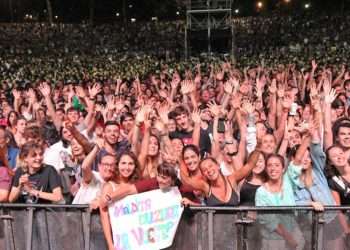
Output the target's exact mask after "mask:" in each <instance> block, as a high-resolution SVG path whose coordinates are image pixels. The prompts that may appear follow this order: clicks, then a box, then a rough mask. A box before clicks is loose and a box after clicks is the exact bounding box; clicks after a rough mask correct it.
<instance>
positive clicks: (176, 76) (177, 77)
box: [170, 72, 181, 89]
mask: <svg viewBox="0 0 350 250" xmlns="http://www.w3.org/2000/svg"><path fill="white" fill-rule="evenodd" d="M180 82H181V77H180V75H179V73H178V72H175V73H174V74H173V79H172V80H171V83H170V85H171V88H172V89H176V88H177V87H178V86H179V84H180Z"/></svg>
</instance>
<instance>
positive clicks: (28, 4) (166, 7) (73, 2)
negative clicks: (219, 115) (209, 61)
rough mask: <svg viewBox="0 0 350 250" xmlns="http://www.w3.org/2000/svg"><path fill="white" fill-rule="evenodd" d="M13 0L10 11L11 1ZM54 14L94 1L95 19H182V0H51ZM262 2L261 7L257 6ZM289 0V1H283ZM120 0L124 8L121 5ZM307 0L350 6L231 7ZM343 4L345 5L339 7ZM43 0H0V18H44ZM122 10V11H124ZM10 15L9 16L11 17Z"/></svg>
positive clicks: (67, 17) (246, 1)
mask: <svg viewBox="0 0 350 250" xmlns="http://www.w3.org/2000/svg"><path fill="white" fill-rule="evenodd" d="M11 2H12V10H13V11H12V15H11V11H10V9H11V8H10V3H11ZM51 2H52V7H53V14H54V17H56V21H61V22H81V21H82V20H87V19H88V17H89V4H90V2H94V3H95V21H97V22H114V21H121V20H124V16H125V19H126V20H130V19H131V18H136V19H137V20H151V18H152V17H157V18H158V19H159V20H166V19H184V17H185V8H184V6H183V4H181V3H182V2H184V1H181V0H51ZM258 2H262V6H263V7H262V8H258V7H257V6H258V5H257V4H258ZM286 2H288V3H286ZM123 3H124V6H125V8H123ZM307 4H309V11H310V10H311V9H312V10H316V9H318V10H323V11H327V12H330V13H335V12H340V11H342V10H344V9H345V10H350V0H261V1H259V0H241V1H239V0H235V1H234V4H233V10H238V11H237V13H236V12H234V15H236V16H250V15H264V14H269V13H271V11H279V12H281V13H293V12H300V11H305V5H307ZM342 6H344V7H342ZM46 9H47V8H46V0H0V21H2V22H8V21H11V19H12V20H13V21H16V22H22V21H30V20H28V18H26V17H28V16H32V20H38V21H45V20H47V10H46ZM124 13H125V15H124ZM11 16H12V18H11Z"/></svg>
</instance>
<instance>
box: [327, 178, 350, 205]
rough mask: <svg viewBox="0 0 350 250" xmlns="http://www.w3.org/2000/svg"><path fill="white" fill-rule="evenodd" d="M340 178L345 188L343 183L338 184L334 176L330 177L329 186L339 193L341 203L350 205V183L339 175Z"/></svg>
mask: <svg viewBox="0 0 350 250" xmlns="http://www.w3.org/2000/svg"><path fill="white" fill-rule="evenodd" d="M338 179H339V180H340V182H342V183H343V184H344V186H345V189H344V188H343V187H342V186H343V185H342V184H341V185H339V184H337V182H336V181H335V180H333V179H332V178H328V186H329V188H330V189H331V190H333V191H336V192H338V193H339V196H340V205H342V206H348V205H350V183H349V182H347V181H346V180H345V179H344V178H341V177H340V176H338Z"/></svg>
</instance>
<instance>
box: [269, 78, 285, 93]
mask: <svg viewBox="0 0 350 250" xmlns="http://www.w3.org/2000/svg"><path fill="white" fill-rule="evenodd" d="M269 91H270V93H271V94H275V93H276V92H277V81H276V79H272V82H271V85H270V87H269ZM283 94H284V93H283Z"/></svg>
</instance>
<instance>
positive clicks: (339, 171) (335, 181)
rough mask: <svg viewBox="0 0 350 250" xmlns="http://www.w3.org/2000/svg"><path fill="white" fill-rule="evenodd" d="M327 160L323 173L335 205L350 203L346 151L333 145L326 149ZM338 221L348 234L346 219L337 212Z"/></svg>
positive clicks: (349, 171) (349, 230)
mask: <svg viewBox="0 0 350 250" xmlns="http://www.w3.org/2000/svg"><path fill="white" fill-rule="evenodd" d="M326 156H327V162H326V168H325V173H326V175H327V179H328V185H329V187H330V189H331V193H332V196H333V198H334V200H335V204H336V205H337V206H348V205H350V163H349V160H348V158H347V156H346V152H344V149H343V148H342V147H340V146H337V145H334V146H331V147H329V148H328V150H327V151H326ZM339 219H340V223H341V225H342V227H343V230H344V232H345V234H347V235H349V234H350V225H349V223H348V219H347V218H346V217H345V216H344V214H343V213H339Z"/></svg>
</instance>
